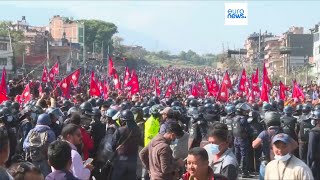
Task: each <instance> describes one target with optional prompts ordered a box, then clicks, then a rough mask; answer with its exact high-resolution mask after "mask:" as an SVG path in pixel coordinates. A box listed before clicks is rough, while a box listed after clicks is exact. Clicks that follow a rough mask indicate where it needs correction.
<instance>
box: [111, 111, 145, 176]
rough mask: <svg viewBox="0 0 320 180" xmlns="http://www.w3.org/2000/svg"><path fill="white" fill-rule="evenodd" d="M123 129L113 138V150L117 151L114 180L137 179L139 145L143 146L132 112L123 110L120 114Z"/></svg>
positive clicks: (118, 130)
mask: <svg viewBox="0 0 320 180" xmlns="http://www.w3.org/2000/svg"><path fill="white" fill-rule="evenodd" d="M120 120H121V127H120V128H119V129H117V130H116V132H115V134H114V136H113V138H112V149H113V150H114V151H116V153H117V158H116V159H115V162H114V167H116V168H114V170H113V172H112V177H111V179H112V180H116V179H127V180H130V179H132V180H135V179H136V169H137V158H138V148H139V145H140V146H142V145H143V138H142V136H141V131H140V129H139V127H138V126H137V124H136V122H135V121H134V115H133V113H132V111H130V110H123V111H121V114H120Z"/></svg>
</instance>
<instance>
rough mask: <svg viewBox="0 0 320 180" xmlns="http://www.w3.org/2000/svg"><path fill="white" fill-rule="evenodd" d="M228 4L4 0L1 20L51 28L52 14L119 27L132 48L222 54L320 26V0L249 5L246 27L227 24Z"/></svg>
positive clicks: (120, 34)
mask: <svg viewBox="0 0 320 180" xmlns="http://www.w3.org/2000/svg"><path fill="white" fill-rule="evenodd" d="M225 2H226V1H174V2H172V1H149V2H147V1H96V2H94V1H88V2H87V1H69V2H68V1H67V2H62V1H33V2H32V1H17V2H9V1H8V2H6V1H0V7H1V10H0V20H17V19H21V16H26V17H27V21H28V22H29V23H30V24H31V25H48V24H49V19H50V17H52V16H53V15H61V16H67V17H74V19H83V18H86V19H100V20H104V21H109V22H113V23H115V24H116V25H117V26H118V28H119V34H118V35H119V36H121V37H123V38H124V39H125V43H126V44H128V45H132V44H134V45H142V46H144V47H146V48H147V49H149V50H157V51H159V50H169V51H170V52H172V53H178V52H180V51H181V50H185V51H187V50H189V49H192V50H194V51H196V52H198V53H201V54H204V53H219V52H221V51H222V47H223V45H224V47H225V48H227V47H228V46H229V48H230V49H233V48H236V49H238V48H243V45H244V40H245V39H246V37H247V36H248V35H249V34H250V33H253V32H259V29H261V30H262V31H263V32H264V31H266V30H267V31H268V32H273V33H275V34H279V35H280V34H281V33H283V32H285V31H287V30H288V28H289V27H290V26H303V27H305V32H307V33H309V29H310V28H312V27H313V26H314V24H315V23H318V22H320V13H319V7H320V2H316V1H310V2H306V1H301V2H298V1H281V2H279V1H267V2H264V1H248V13H249V15H248V20H249V24H248V26H225V25H224V3H225Z"/></svg>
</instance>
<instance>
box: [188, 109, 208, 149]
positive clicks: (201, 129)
mask: <svg viewBox="0 0 320 180" xmlns="http://www.w3.org/2000/svg"><path fill="white" fill-rule="evenodd" d="M188 116H189V117H190V121H189V126H188V127H189V134H190V136H189V141H188V149H190V148H193V147H199V146H200V144H201V141H202V139H205V138H206V136H207V127H208V123H207V121H206V120H205V119H204V118H203V115H202V113H201V112H200V111H199V109H198V108H197V107H191V108H189V110H188Z"/></svg>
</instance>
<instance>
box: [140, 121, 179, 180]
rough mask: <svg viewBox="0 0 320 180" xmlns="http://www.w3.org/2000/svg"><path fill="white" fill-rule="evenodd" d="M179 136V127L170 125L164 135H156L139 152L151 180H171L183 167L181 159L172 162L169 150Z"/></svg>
mask: <svg viewBox="0 0 320 180" xmlns="http://www.w3.org/2000/svg"><path fill="white" fill-rule="evenodd" d="M181 136H183V130H182V128H181V126H180V125H179V124H178V123H170V124H169V125H168V128H167V131H166V132H165V133H164V134H158V135H157V136H156V137H154V138H153V139H152V140H151V142H150V143H149V144H148V146H146V147H144V148H143V149H142V150H141V151H140V153H139V156H140V159H141V161H142V164H143V166H144V167H145V168H146V169H147V170H148V171H149V172H150V178H151V179H159V180H160V179H161V180H173V179H174V176H175V173H176V171H177V170H178V169H179V168H180V167H182V166H183V165H184V162H183V160H182V159H179V160H178V161H174V158H173V156H172V150H171V148H170V144H176V143H177V141H178V138H180V137H181Z"/></svg>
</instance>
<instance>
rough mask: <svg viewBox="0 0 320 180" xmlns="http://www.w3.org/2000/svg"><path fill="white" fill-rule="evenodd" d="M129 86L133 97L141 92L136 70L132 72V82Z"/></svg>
mask: <svg viewBox="0 0 320 180" xmlns="http://www.w3.org/2000/svg"><path fill="white" fill-rule="evenodd" d="M128 86H131V95H134V94H135V93H138V92H139V91H140V88H139V80H138V75H137V73H136V71H135V70H134V69H133V70H132V76H131V80H130V82H128Z"/></svg>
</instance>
